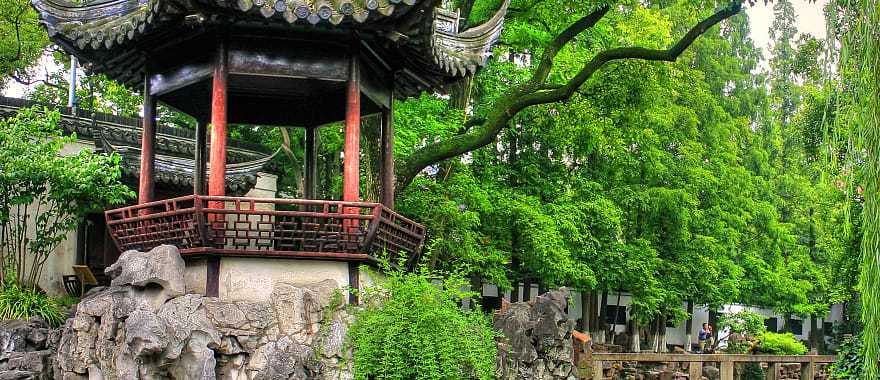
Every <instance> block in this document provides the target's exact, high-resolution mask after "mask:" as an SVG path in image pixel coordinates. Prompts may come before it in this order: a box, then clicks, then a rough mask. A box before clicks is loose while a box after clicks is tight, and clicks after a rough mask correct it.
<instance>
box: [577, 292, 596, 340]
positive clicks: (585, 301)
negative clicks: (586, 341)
mask: <svg viewBox="0 0 880 380" xmlns="http://www.w3.org/2000/svg"><path fill="white" fill-rule="evenodd" d="M590 300H592V293H591V292H587V291H581V325H580V326H578V330H580V331H582V332H589V331H590V326H591V325H590V322H591V321H590V317H591V316H592V314H593V306H592V304H590Z"/></svg>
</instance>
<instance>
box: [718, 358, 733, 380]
mask: <svg viewBox="0 0 880 380" xmlns="http://www.w3.org/2000/svg"><path fill="white" fill-rule="evenodd" d="M721 380H733V361H723V362H721Z"/></svg>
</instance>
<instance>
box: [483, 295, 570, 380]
mask: <svg viewBox="0 0 880 380" xmlns="http://www.w3.org/2000/svg"><path fill="white" fill-rule="evenodd" d="M568 297H569V292H568V290H567V289H564V288H563V289H559V290H554V291H551V292H548V293H545V294H543V295H540V296H538V297H537V298H536V299H535V300H534V301H532V302H518V303H514V304H510V305H509V306H508V307H507V308H506V309H504V310H502V311H501V312H500V313H499V314H498V315H497V316H496V318H495V329H497V330H499V331H500V332H501V335H502V337H501V338H499V339H498V343H497V345H498V357H497V360H496V377H497V378H498V379H503V380H507V379H510V380H513V379H524V380H531V379H535V380H567V379H569V378H570V377H574V375H575V374H574V370H573V368H574V346H573V344H572V339H571V332H572V331H573V330H574V324H575V322H574V321H573V320H570V319H569V318H568V314H567V313H565V308H566V306H567V302H568Z"/></svg>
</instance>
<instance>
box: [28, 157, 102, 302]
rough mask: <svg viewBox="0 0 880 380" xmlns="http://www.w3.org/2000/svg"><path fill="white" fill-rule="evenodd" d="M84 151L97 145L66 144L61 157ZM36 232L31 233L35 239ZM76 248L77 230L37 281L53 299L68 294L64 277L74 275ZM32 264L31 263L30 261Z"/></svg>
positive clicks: (31, 208)
mask: <svg viewBox="0 0 880 380" xmlns="http://www.w3.org/2000/svg"><path fill="white" fill-rule="evenodd" d="M82 150H91V151H94V150H95V144H93V143H90V142H82V141H75V142H72V143H68V144H65V145H64V146H63V147H62V148H61V152H60V154H61V156H64V157H68V156H73V155H75V154H78V153H79V152H80V151H82ZM36 211H37V210H36V204H33V205H31V206H29V207H28V213H29V214H30V215H33V214H34V213H35V212H36ZM34 232H35V231H31V237H33V234H34ZM76 246H77V234H76V230H73V231H69V232H68V233H67V238H66V239H65V240H64V241H62V242H61V243H59V244H58V247H56V248H55V250H54V251H52V253H51V254H50V255H49V257H48V258H47V259H46V262H45V264H44V265H43V273H42V275H41V276H40V278H39V279H38V281H37V285H39V286H40V288H42V289H43V290H45V291H46V293H47V294H49V295H51V296H53V297H61V296H64V295H66V294H67V291H66V290H65V289H64V282H63V281H64V280H63V276H64V275H69V274H74V273H73V265H75V264H76ZM29 262H30V261H29Z"/></svg>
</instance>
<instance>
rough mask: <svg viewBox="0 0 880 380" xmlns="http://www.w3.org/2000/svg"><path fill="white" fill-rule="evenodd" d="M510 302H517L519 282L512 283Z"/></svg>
mask: <svg viewBox="0 0 880 380" xmlns="http://www.w3.org/2000/svg"><path fill="white" fill-rule="evenodd" d="M510 302H511V303H513V302H519V280H518V279H517V280H514V281H513V287H512V288H511V289H510Z"/></svg>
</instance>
